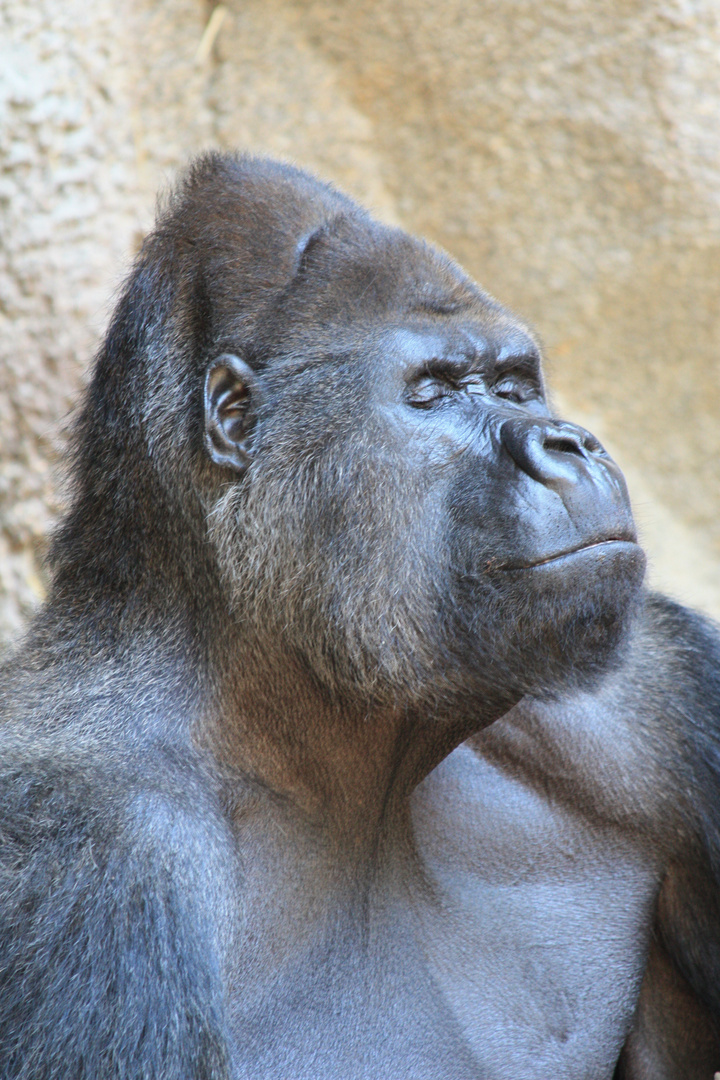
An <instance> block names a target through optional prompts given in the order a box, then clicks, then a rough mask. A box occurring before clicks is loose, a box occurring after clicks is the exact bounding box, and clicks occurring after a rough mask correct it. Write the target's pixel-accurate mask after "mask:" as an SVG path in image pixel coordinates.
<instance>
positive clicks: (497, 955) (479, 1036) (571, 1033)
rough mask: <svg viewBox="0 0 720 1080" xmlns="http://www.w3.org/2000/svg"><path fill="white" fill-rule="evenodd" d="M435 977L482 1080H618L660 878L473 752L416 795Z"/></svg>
mask: <svg viewBox="0 0 720 1080" xmlns="http://www.w3.org/2000/svg"><path fill="white" fill-rule="evenodd" d="M414 819H415V829H416V841H417V844H418V848H419V850H420V853H421V856H422V862H423V865H424V869H425V873H426V877H427V884H428V887H429V890H430V892H431V894H432V896H433V898H434V904H427V905H421V906H420V907H419V909H418V912H419V914H418V933H419V936H420V937H421V940H422V941H423V942H424V943H425V951H426V955H427V958H428V965H429V971H430V975H431V978H432V979H433V981H434V982H435V983H436V985H438V986H439V987H441V989H442V992H443V995H444V997H445V1000H446V1001H447V1002H448V1003H449V1004H450V1007H451V1010H452V1012H453V1015H454V1016H455V1017H456V1018H457V1020H458V1022H459V1023H460V1025H461V1027H462V1030H463V1033H464V1035H465V1037H466V1039H467V1041H468V1044H469V1045H470V1046H471V1047H472V1050H473V1052H474V1054H475V1055H476V1058H477V1060H478V1061H479V1062H480V1064H481V1071H480V1075H483V1076H486V1075H487V1076H490V1077H498V1078H499V1077H514V1076H523V1077H529V1078H531V1077H537V1080H541V1078H545V1077H548V1076H553V1077H556V1078H562V1077H567V1078H568V1080H570V1078H572V1080H578V1078H582V1077H587V1078H588V1080H590V1078H599V1077H608V1078H609V1077H610V1076H612V1075H613V1070H614V1065H615V1062H616V1061H617V1057H618V1054H619V1052H620V1049H621V1047H622V1045H623V1042H624V1040H625V1038H626V1036H627V1032H628V1028H629V1026H630V1024H631V1021H632V1017H633V1013H634V1009H635V1005H636V1001H637V994H638V991H639V986H640V982H641V979H642V974H643V970H644V966H645V961H646V956H647V949H648V944H649V938H650V932H651V922H652V912H653V905H654V899H655V895H656V890H657V882H658V876H659V875H658V868H657V867H656V866H655V865H654V864H653V863H652V861H651V860H649V859H648V858H647V856H645V855H643V854H642V853H641V852H640V850H639V848H638V847H637V845H635V844H633V843H631V842H630V841H629V840H628V839H627V838H625V839H624V838H623V837H622V836H621V835H619V834H618V833H617V832H615V833H613V832H612V831H609V830H607V829H606V830H604V831H603V830H600V829H592V828H591V827H590V826H589V825H588V824H587V823H585V822H583V821H582V820H581V818H580V817H579V816H578V815H573V814H570V813H568V812H565V811H563V810H562V809H561V808H560V807H559V806H558V805H557V804H556V803H554V802H553V801H552V800H551V799H548V797H547V796H546V795H544V794H540V793H538V792H534V791H532V790H531V789H529V788H527V787H525V786H523V785H522V784H521V783H519V782H518V781H516V780H514V779H512V778H511V777H510V776H508V775H505V774H503V773H502V772H501V771H500V770H499V769H497V768H496V767H495V766H493V765H491V764H490V763H489V762H487V761H485V760H483V759H482V758H480V757H478V756H477V755H476V754H475V753H474V752H472V751H471V750H470V749H468V747H467V746H463V747H460V748H459V749H458V750H457V751H455V753H454V754H451V755H450V758H448V759H446V761H445V762H443V763H442V765H441V766H440V767H439V768H438V769H437V770H436V772H435V773H434V774H432V775H431V777H429V778H428V779H427V780H426V781H425V783H424V784H423V785H421V787H420V788H419V789H418V791H417V792H416V793H415V796H414Z"/></svg>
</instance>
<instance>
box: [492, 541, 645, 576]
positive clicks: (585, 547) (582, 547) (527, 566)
mask: <svg viewBox="0 0 720 1080" xmlns="http://www.w3.org/2000/svg"><path fill="white" fill-rule="evenodd" d="M617 545H620V546H621V547H625V548H636V547H637V546H638V544H637V540H635V539H630V538H629V537H627V536H608V537H606V538H605V539H604V540H594V541H593V542H592V543H590V544H579V545H578V546H577V547H574V548H568V549H567V551H557V552H555V553H554V554H553V555H547V556H546V557H545V558H544V559H538V560H537V562H532V563H521V564H519V565H517V566H499V567H497V569H498V570H502V571H504V572H505V573H509V572H512V571H514V570H535V569H537V568H538V567H540V566H547V565H548V563H553V562H559V561H560V560H561V559H569V558H572V556H573V555H581V554H582V553H583V552H585V551H592V550H594V549H596V548H604V547H605V548H611V547H615V546H617Z"/></svg>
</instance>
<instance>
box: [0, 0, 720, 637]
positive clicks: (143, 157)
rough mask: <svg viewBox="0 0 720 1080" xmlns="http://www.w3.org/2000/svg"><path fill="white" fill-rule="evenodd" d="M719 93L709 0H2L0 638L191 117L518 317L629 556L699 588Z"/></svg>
mask: <svg viewBox="0 0 720 1080" xmlns="http://www.w3.org/2000/svg"><path fill="white" fill-rule="evenodd" d="M213 12H215V14H214V15H213ZM211 19H212V22H211V23H210V30H211V31H212V33H211V34H210V35H208V32H207V31H208V23H209V21H210V20H211ZM211 39H212V40H211ZM719 115H720V14H719V12H718V8H717V5H716V4H714V3H713V2H712V0H697V2H694V0H668V2H667V3H665V2H656V0H644V2H642V3H639V2H633V0H622V2H619V0H608V3H606V4H603V5H598V4H594V3H590V2H589V0H548V3H546V4H544V5H537V4H535V3H533V2H530V0H504V2H502V3H501V2H500V0H469V2H468V0H464V2H461V0H445V2H444V3H443V4H437V3H435V2H431V0H382V2H380V0H352V2H351V0H332V2H329V0H327V2H321V0H229V2H228V3H227V5H226V6H225V7H223V8H221V9H219V10H218V9H216V8H215V7H214V5H212V4H211V5H208V4H206V3H203V2H199V0H164V2H163V4H156V3H153V2H151V0H128V2H127V3H126V4H124V5H121V6H118V5H117V4H113V3H111V2H110V0H95V2H94V3H93V4H88V3H87V2H85V0H63V4H62V5H58V4H57V3H55V2H53V0H35V2H34V3H33V4H27V3H26V2H24V0H0V639H2V640H5V641H7V640H9V639H10V638H11V637H12V636H13V635H14V634H16V633H17V632H18V631H19V630H20V629H21V628H22V626H23V624H24V622H25V621H26V619H27V616H28V614H29V612H30V611H31V610H32V608H33V606H34V605H35V604H36V603H37V602H38V599H39V598H40V597H41V596H42V593H43V587H44V576H43V575H44V571H43V568H42V556H43V552H44V549H45V543H46V536H47V532H48V529H49V528H50V527H51V526H52V522H53V519H54V518H55V516H56V514H57V512H58V510H59V508H60V507H61V505H62V483H61V473H59V472H58V469H57V462H58V458H59V455H60V453H61V450H62V445H63V440H64V432H65V430H66V427H67V417H68V412H69V410H70V408H71V403H72V401H73V399H74V398H75V396H76V394H77V390H78V388H79V386H80V385H81V383H82V379H83V374H84V372H85V371H86V370H87V366H88V363H89V360H90V358H91V356H92V352H93V349H94V347H95V344H96V342H97V339H98V336H99V335H100V333H101V332H102V327H103V324H104V322H105V320H106V319H107V315H108V312H109V309H110V306H111V303H112V296H113V292H114V290H115V289H116V288H117V285H118V283H119V281H120V279H121V276H122V274H123V272H124V269H125V268H126V267H127V265H128V262H129V260H130V258H131V256H132V253H133V251H134V250H135V249H136V248H137V245H138V243H139V241H140V239H141V237H142V235H143V233H144V232H145V230H146V229H147V228H148V227H149V224H150V222H151V220H152V210H153V205H154V200H155V194H156V191H157V190H158V188H161V187H163V186H166V185H167V184H168V183H169V182H170V181H171V180H172V177H173V175H174V174H175V172H176V170H177V168H178V167H179V166H181V165H182V164H183V162H185V161H186V160H187V158H188V157H189V156H191V155H192V154H194V153H196V152H197V151H199V150H201V149H204V148H207V147H211V146H220V147H242V148H248V149H250V150H253V151H257V152H262V153H268V154H273V155H279V156H283V157H286V158H289V159H291V160H294V161H296V162H298V163H299V164H302V165H304V166H307V167H310V168H312V169H315V170H316V171H318V172H319V173H321V174H323V175H324V176H326V177H329V178H330V179H333V180H335V181H336V182H337V183H338V184H340V185H341V186H342V187H344V188H346V189H347V190H349V191H350V193H351V194H354V195H356V196H357V197H358V198H360V199H361V200H363V201H365V202H366V203H369V204H370V205H371V206H372V207H373V208H374V209H375V211H376V212H377V213H378V214H379V215H380V216H383V217H385V218H386V219H388V220H393V221H396V222H399V223H401V224H403V225H404V226H405V227H406V228H409V229H410V230H412V231H415V232H419V233H423V234H424V235H427V236H429V237H430V238H431V239H433V240H434V241H436V242H438V243H439V244H441V245H442V246H444V247H445V248H447V249H448V250H449V251H450V252H451V253H452V254H453V255H455V256H457V257H458V258H459V259H460V261H461V262H463V263H464V264H465V265H466V266H467V267H468V269H469V270H470V271H471V272H472V273H473V274H474V275H475V276H476V277H477V278H478V279H479V280H480V281H481V282H482V283H483V284H484V285H485V286H486V287H488V288H489V289H490V290H491V291H492V292H493V293H495V295H497V296H498V297H499V298H500V299H501V300H503V301H504V302H506V303H507V304H509V305H510V306H511V307H514V308H515V309H516V310H517V311H518V312H519V313H521V314H522V315H523V316H524V317H525V318H527V319H528V320H529V321H531V322H532V323H533V324H534V325H535V327H536V329H537V330H538V332H539V334H540V335H541V337H542V339H543V340H544V342H545V344H546V348H547V358H548V370H549V374H550V379H551V384H552V385H553V387H554V388H555V390H556V402H557V405H558V409H559V411H561V412H562V413H565V414H567V415H569V416H571V417H572V418H573V419H578V420H580V422H584V423H586V425H587V426H589V427H590V428H591V429H592V430H595V431H596V433H597V434H598V435H600V437H601V438H603V439H604V440H605V441H606V443H607V444H609V448H610V449H611V451H612V452H613V453H614V455H615V456H616V457H617V459H618V460H619V461H620V463H621V464H622V465H623V467H624V468H625V469H626V472H627V473H628V476H629V479H630V484H631V491H632V492H633V493H634V495H635V504H636V510H637V514H638V518H639V520H640V523H641V526H642V527H643V532H644V536H645V539H646V542H647V546H648V548H649V551H650V555H651V574H652V580H653V581H654V582H655V583H657V584H659V585H660V586H661V587H663V588H665V589H666V590H668V591H670V592H671V593H673V594H674V595H677V596H679V597H680V598H681V599H685V600H687V601H689V602H691V603H694V604H696V605H699V606H703V607H705V609H706V610H708V611H710V612H712V613H714V614H716V615H718V616H720V355H719V354H720V348H719V345H720V274H719V273H718V271H719V270H720V125H718V123H717V117H718V116H719Z"/></svg>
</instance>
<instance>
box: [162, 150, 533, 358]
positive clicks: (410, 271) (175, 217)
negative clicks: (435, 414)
mask: <svg viewBox="0 0 720 1080" xmlns="http://www.w3.org/2000/svg"><path fill="white" fill-rule="evenodd" d="M169 211H170V212H169V214H168V216H167V218H166V221H168V220H169V222H170V224H171V228H172V231H173V232H174V233H175V237H176V239H177V241H178V247H180V248H181V249H182V250H183V251H184V253H185V258H186V260H187V261H188V262H192V263H193V265H194V266H195V267H196V268H197V266H198V262H199V263H200V264H201V266H202V277H203V286H204V289H205V291H206V292H208V293H209V294H211V295H212V306H213V309H214V310H213V315H214V319H213V321H214V324H215V334H214V335H213V336H214V337H215V341H216V342H218V341H220V340H222V339H223V338H225V339H227V342H228V344H230V343H231V342H232V340H233V339H234V338H237V337H242V338H243V339H244V340H245V341H246V342H247V341H248V339H249V337H253V338H255V343H256V345H257V347H258V352H259V353H262V354H264V355H263V360H264V361H265V362H267V361H268V360H270V359H271V358H272V357H273V355H274V356H275V357H278V356H282V355H284V354H285V353H286V351H287V346H288V343H290V342H291V343H292V351H293V352H294V353H296V354H297V352H298V351H302V346H303V345H305V346H309V345H312V346H313V347H314V348H315V349H320V350H321V351H322V352H323V353H325V354H327V350H328V349H330V348H331V349H332V351H334V352H336V353H338V352H344V351H346V350H347V349H353V351H354V349H355V348H356V347H357V346H358V344H359V343H360V342H359V340H358V339H361V340H362V344H363V347H364V348H367V346H368V344H369V341H368V338H369V336H372V332H373V331H378V330H380V329H381V328H382V327H388V326H390V327H394V326H398V325H399V324H400V325H403V326H406V327H407V328H408V329H412V330H413V331H414V332H415V333H419V334H423V333H427V332H428V331H429V330H431V329H433V330H434V332H435V335H436V338H437V333H438V328H439V326H442V333H443V334H445V335H447V340H446V342H445V343H443V344H441V343H440V342H439V341H438V344H437V348H439V349H441V351H442V352H443V353H444V352H445V351H446V350H448V349H450V350H451V351H453V350H454V351H458V350H464V351H465V352H468V351H474V352H475V353H476V354H477V355H478V356H480V355H486V356H491V357H492V356H497V355H498V354H499V353H500V352H502V350H505V351H507V350H508V349H510V350H511V351H515V352H523V353H527V352H531V351H535V352H537V348H536V346H535V344H534V342H533V341H532V338H531V336H530V334H529V331H528V330H527V328H525V327H524V326H523V325H522V324H521V323H520V322H519V321H518V320H516V319H515V318H514V317H513V316H511V315H510V314H509V313H508V312H507V311H506V310H505V309H504V308H503V307H502V306H501V305H500V304H498V303H497V301H495V300H494V299H493V298H492V297H491V296H489V295H488V294H487V293H485V292H484V291H483V290H481V289H480V288H479V287H478V286H477V285H476V284H475V283H474V282H473V281H472V280H471V279H470V278H468V277H467V275H466V274H465V273H464V272H463V271H462V270H461V268H460V267H459V266H458V265H457V264H456V263H454V262H453V261H452V260H451V259H450V258H449V257H448V256H447V255H446V254H445V253H444V252H442V251H440V250H439V249H437V248H434V247H432V246H431V245H429V244H427V243H426V242H424V241H420V240H417V239H415V238H414V237H411V236H409V235H408V234H407V233H405V232H403V231H402V230H401V229H397V228H393V227H390V226H386V225H383V224H381V223H379V222H377V221H375V220H373V219H372V218H371V217H370V216H369V215H368V214H367V212H366V211H365V210H363V209H362V208H361V207H359V206H358V205H357V204H356V203H354V202H353V201H352V200H351V199H349V198H348V197H347V196H345V195H343V194H341V193H340V192H338V191H336V190H335V189H334V188H333V187H332V186H331V185H329V184H326V183H324V182H322V181H320V180H317V179H316V178H315V177H312V176H309V175H308V174H306V173H304V172H302V171H300V170H298V169H295V168H293V167H292V166H289V165H282V164H279V163H278V162H273V161H268V160H265V159H262V158H251V157H237V158H227V157H223V158H218V157H216V156H214V155H210V156H208V157H207V158H204V159H201V160H200V161H199V162H197V163H196V164H195V166H194V167H193V168H192V169H191V170H190V172H189V173H188V175H187V177H186V179H185V182H184V185H183V186H182V187H181V189H180V191H179V193H178V195H177V196H176V198H175V199H174V200H173V201H172V203H171V205H170V207H169Z"/></svg>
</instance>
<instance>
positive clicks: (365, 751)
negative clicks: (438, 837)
mask: <svg viewBox="0 0 720 1080" xmlns="http://www.w3.org/2000/svg"><path fill="white" fill-rule="evenodd" d="M251 655H252V654H251ZM258 658H260V654H259V653H256V654H255V657H254V659H255V660H257V659H258ZM264 659H266V657H265V658H264ZM225 671H226V677H225V679H224V680H223V685H222V688H221V692H220V695H219V700H218V706H219V707H218V709H217V713H216V729H215V730H216V738H215V739H213V752H214V754H215V755H216V756H218V757H220V758H221V759H222V760H223V764H225V765H228V766H230V767H231V768H233V769H236V770H238V772H240V773H241V774H242V775H243V776H249V777H251V778H252V780H253V781H255V782H256V783H259V784H260V785H261V788H262V789H263V790H265V791H268V792H270V793H271V794H272V796H274V797H279V798H280V799H281V800H282V802H283V803H284V804H286V805H287V806H288V807H289V808H290V813H291V814H292V815H293V816H296V817H299V818H302V819H303V820H304V821H305V822H307V824H308V825H309V826H310V828H311V829H312V830H313V831H317V830H318V829H319V830H321V832H323V833H325V834H330V835H331V836H332V837H333V838H334V840H336V841H338V842H340V843H342V844H343V846H344V847H346V848H348V849H351V850H354V851H355V852H356V854H357V855H358V856H359V857H361V858H362V852H363V851H365V852H370V851H373V850H376V848H377V843H378V838H379V837H380V836H381V835H382V834H383V833H391V832H393V831H395V829H396V825H397V824H398V823H399V822H405V821H406V817H407V805H408V799H409V796H410V793H411V792H412V791H413V789H414V788H415V787H416V785H417V784H418V783H419V782H420V781H421V780H422V779H423V778H424V777H425V776H427V774H428V773H429V772H431V771H432V769H434V768H435V766H436V765H437V764H439V762H440V761H442V760H443V758H444V757H446V756H447V755H448V754H449V753H450V752H451V751H452V750H453V749H455V747H456V746H458V745H459V744H460V743H461V742H463V741H464V740H465V739H466V738H468V737H469V735H470V734H472V732H473V731H474V730H476V729H477V727H478V726H479V722H478V720H477V719H475V720H474V721H472V720H469V719H465V720H464V721H463V720H448V719H444V720H441V719H437V718H435V717H430V718H428V716H427V715H423V713H422V711H421V710H414V711H409V710H400V709H393V708H391V707H387V706H380V705H373V704H372V703H368V702H365V703H361V702H348V701H342V700H341V699H340V698H339V697H334V696H332V695H331V694H330V693H329V692H328V691H327V690H325V689H323V688H321V687H319V686H318V685H317V683H315V681H314V680H313V678H312V677H311V676H309V675H308V673H307V672H306V671H303V670H302V667H301V665H300V664H299V663H298V662H297V661H296V660H292V659H290V658H285V660H284V662H283V663H282V664H277V665H274V666H273V668H270V667H269V666H266V665H265V664H264V663H262V662H260V663H255V662H253V659H250V656H249V655H248V654H247V653H246V654H245V656H244V658H243V660H242V661H241V662H240V663H235V664H232V665H227V666H226V667H225ZM477 715H479V710H478V714H477ZM228 732H232V733H233V735H232V741H230V739H229V738H228ZM275 801H277V798H276V799H275Z"/></svg>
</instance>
